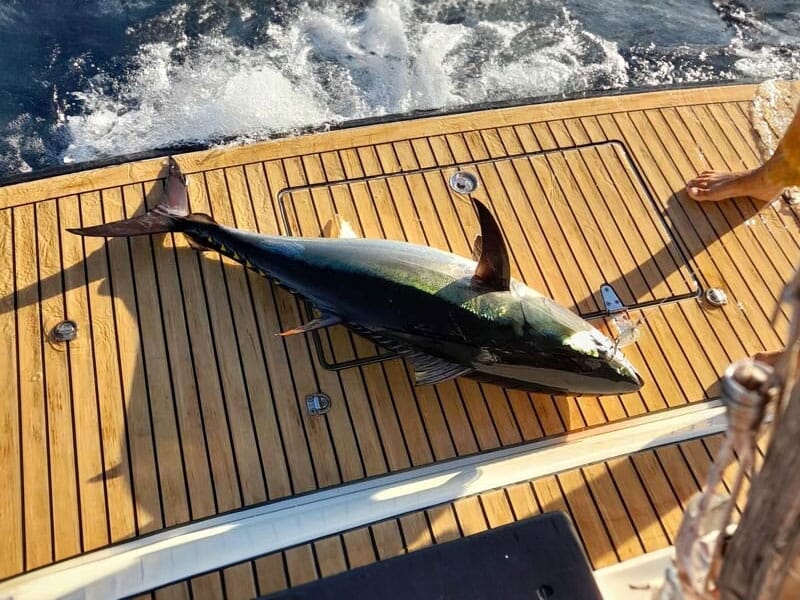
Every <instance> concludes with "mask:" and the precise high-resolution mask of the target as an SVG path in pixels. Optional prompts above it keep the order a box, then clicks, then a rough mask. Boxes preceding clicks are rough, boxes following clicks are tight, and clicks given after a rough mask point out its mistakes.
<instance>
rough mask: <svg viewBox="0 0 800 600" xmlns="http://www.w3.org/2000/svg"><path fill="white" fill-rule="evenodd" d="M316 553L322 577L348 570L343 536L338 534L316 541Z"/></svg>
mask: <svg viewBox="0 0 800 600" xmlns="http://www.w3.org/2000/svg"><path fill="white" fill-rule="evenodd" d="M314 554H316V556H317V562H318V563H319V574H320V576H321V577H330V576H331V575H336V574H337V573H342V572H344V571H346V570H347V561H346V559H345V554H344V546H343V545H342V538H341V537H339V536H338V535H337V536H334V537H329V538H325V539H323V540H320V541H318V542H314Z"/></svg>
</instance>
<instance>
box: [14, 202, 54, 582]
mask: <svg viewBox="0 0 800 600" xmlns="http://www.w3.org/2000/svg"><path fill="white" fill-rule="evenodd" d="M13 214H14V224H13V228H14V244H13V248H14V265H15V273H16V289H17V295H16V304H17V340H18V341H17V344H18V357H19V361H18V365H19V381H20V390H19V406H20V411H21V414H20V433H21V434H22V448H21V451H22V456H21V460H22V494H23V503H24V504H23V519H24V523H25V538H24V539H25V561H24V565H25V568H26V569H32V568H35V567H38V566H41V565H44V564H47V563H49V562H51V561H52V560H53V539H52V536H51V518H52V513H51V507H50V504H51V496H50V473H49V466H48V460H47V458H48V452H49V449H48V443H49V440H48V436H47V416H46V415H47V407H46V399H45V391H44V381H43V369H44V364H43V360H42V338H43V332H42V326H41V320H40V314H39V300H40V296H39V286H38V260H37V252H36V221H35V207H34V206H32V205H30V206H23V207H19V208H16V209H14V213H13Z"/></svg>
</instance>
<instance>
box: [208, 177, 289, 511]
mask: <svg viewBox="0 0 800 600" xmlns="http://www.w3.org/2000/svg"><path fill="white" fill-rule="evenodd" d="M224 176H225V182H226V184H227V185H226V187H227V189H228V192H229V193H228V196H229V200H230V202H229V203H228V204H224V205H223V203H221V204H220V207H221V208H222V211H221V212H220V213H218V215H219V218H221V219H222V220H223V222H230V223H232V224H233V225H235V226H236V227H241V228H247V229H250V230H253V229H255V219H254V218H253V211H252V198H251V195H250V188H249V186H248V182H247V179H246V175H245V172H244V170H243V169H239V168H231V169H227V170H226V171H225V172H224ZM223 206H224V208H223ZM228 219H230V221H228ZM226 272H227V273H228V274H229V275H230V276H229V277H228V278H227V283H228V293H229V294H230V295H231V304H232V308H233V314H234V321H235V324H236V331H237V345H238V347H239V352H240V355H241V362H242V365H243V369H244V378H245V382H246V385H247V393H248V400H249V401H248V404H249V405H250V413H251V419H252V423H253V428H254V432H255V435H256V440H257V444H258V450H259V454H260V458H261V470H262V471H263V472H264V479H265V484H266V497H271V498H276V497H283V496H286V495H288V494H290V493H291V484H290V482H289V473H288V468H287V465H286V462H285V461H283V460H280V461H276V460H275V459H274V457H276V456H281V457H282V456H285V455H286V448H285V446H284V444H283V443H282V439H281V435H280V431H279V429H278V423H277V422H276V419H275V412H274V410H273V406H274V405H275V403H276V402H279V401H281V400H282V398H281V399H276V398H275V396H274V394H273V391H272V382H271V381H270V373H269V371H268V370H267V369H266V368H265V360H264V355H263V353H262V347H263V340H262V336H263V335H264V334H263V333H262V332H261V331H260V330H259V327H258V325H257V316H256V312H257V311H258V310H259V309H258V305H256V304H255V302H254V298H253V287H254V286H255V285H258V286H263V285H265V283H266V282H264V281H255V278H254V277H250V275H251V274H250V273H247V271H246V270H245V269H242V268H241V267H239V266H231V267H230V269H227V270H226ZM272 335H274V332H273V334H272ZM254 491H255V490H254ZM259 493H260V490H259ZM245 502H247V500H245Z"/></svg>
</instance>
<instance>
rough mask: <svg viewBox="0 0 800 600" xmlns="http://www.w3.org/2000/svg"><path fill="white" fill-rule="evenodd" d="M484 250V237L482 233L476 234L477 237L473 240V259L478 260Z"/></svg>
mask: <svg viewBox="0 0 800 600" xmlns="http://www.w3.org/2000/svg"><path fill="white" fill-rule="evenodd" d="M482 251H483V238H482V237H481V234H480V233H479V234H478V235H476V236H475V239H474V240H472V260H474V261H476V262H477V261H478V260H479V259H480V257H481V252H482Z"/></svg>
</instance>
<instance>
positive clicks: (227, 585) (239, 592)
mask: <svg viewBox="0 0 800 600" xmlns="http://www.w3.org/2000/svg"><path fill="white" fill-rule="evenodd" d="M222 585H223V588H224V590H225V592H224V594H225V597H226V598H255V596H256V593H257V592H256V582H255V578H254V577H253V567H252V564H251V563H242V564H239V565H234V566H232V567H228V568H227V569H225V570H224V571H222Z"/></svg>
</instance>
